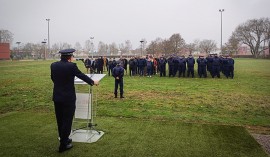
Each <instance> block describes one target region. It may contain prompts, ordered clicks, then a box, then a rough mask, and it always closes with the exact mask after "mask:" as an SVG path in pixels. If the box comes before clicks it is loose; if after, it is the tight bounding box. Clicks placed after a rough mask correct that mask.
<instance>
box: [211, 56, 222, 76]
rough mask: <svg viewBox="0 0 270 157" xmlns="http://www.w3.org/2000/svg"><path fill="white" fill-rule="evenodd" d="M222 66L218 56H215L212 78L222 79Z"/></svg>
mask: <svg viewBox="0 0 270 157" xmlns="http://www.w3.org/2000/svg"><path fill="white" fill-rule="evenodd" d="M220 64H221V60H220V58H219V57H218V56H217V54H215V55H214V58H213V64H212V78H214V77H215V76H217V77H218V78H220Z"/></svg>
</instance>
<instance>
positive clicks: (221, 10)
mask: <svg viewBox="0 0 270 157" xmlns="http://www.w3.org/2000/svg"><path fill="white" fill-rule="evenodd" d="M224 11H225V10H224V9H219V12H220V15H221V39H220V53H222V12H224Z"/></svg>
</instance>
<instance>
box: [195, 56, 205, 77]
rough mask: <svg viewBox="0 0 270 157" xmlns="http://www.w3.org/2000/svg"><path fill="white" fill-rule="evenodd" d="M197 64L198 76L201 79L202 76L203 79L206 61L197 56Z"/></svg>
mask: <svg viewBox="0 0 270 157" xmlns="http://www.w3.org/2000/svg"><path fill="white" fill-rule="evenodd" d="M197 63H198V75H199V77H200V78H201V77H202V76H203V77H204V78H206V77H207V73H206V65H207V60H206V59H205V58H204V56H199V58H198V59H197Z"/></svg>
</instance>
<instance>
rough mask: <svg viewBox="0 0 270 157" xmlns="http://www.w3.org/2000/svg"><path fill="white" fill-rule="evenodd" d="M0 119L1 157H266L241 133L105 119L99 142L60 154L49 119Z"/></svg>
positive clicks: (38, 116) (238, 129) (35, 116)
mask: <svg viewBox="0 0 270 157" xmlns="http://www.w3.org/2000/svg"><path fill="white" fill-rule="evenodd" d="M0 119H1V120H0V132H1V134H0V139H1V141H0V146H1V151H0V156H28V157H31V156H33V157H37V156H63V155H64V156H80V157H82V156H102V157H105V156H106V157H107V156H115V157H119V156H127V157H132V156H134V157H137V156H147V157H149V156H181V157H182V156H215V157H216V156H230V157H232V156H235V157H239V156H245V157H247V156H252V157H253V156H260V157H263V156H265V157H267V155H266V153H265V152H264V151H263V149H262V148H261V147H260V146H259V144H258V143H257V142H256V141H255V140H254V139H253V138H252V137H251V136H250V135H249V133H248V132H247V131H246V130H245V129H244V128H243V127H236V126H219V125H205V124H187V123H179V122H173V121H145V120H137V119H124V118H123V119H120V118H110V117H102V118H97V123H98V130H102V131H104V132H105V134H104V136H103V137H102V138H101V139H100V140H99V141H98V142H96V143H92V144H88V143H87V144H86V143H74V148H73V149H72V150H70V151H67V152H65V153H64V154H59V153H58V152H57V148H58V140H57V128H56V122H55V117H54V115H53V114H48V113H33V112H14V113H8V114H6V115H2V116H1V118H0Z"/></svg>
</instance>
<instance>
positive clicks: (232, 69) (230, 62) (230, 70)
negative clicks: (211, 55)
mask: <svg viewBox="0 0 270 157" xmlns="http://www.w3.org/2000/svg"><path fill="white" fill-rule="evenodd" d="M228 63H229V76H230V77H231V78H232V79H233V77H234V59H233V58H232V57H231V56H228Z"/></svg>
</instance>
